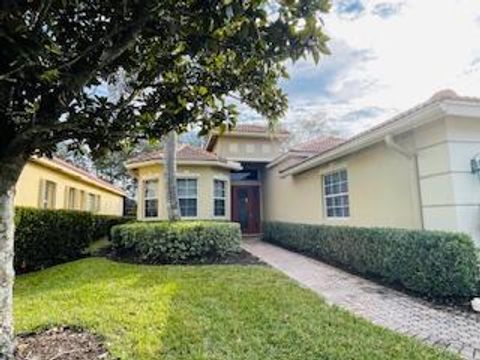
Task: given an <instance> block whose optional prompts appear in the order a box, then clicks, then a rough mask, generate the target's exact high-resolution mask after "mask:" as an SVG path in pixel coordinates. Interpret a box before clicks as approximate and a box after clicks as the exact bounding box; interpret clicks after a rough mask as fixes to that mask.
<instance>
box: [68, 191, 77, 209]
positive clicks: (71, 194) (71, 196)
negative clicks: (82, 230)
mask: <svg viewBox="0 0 480 360" xmlns="http://www.w3.org/2000/svg"><path fill="white" fill-rule="evenodd" d="M76 197H77V190H76V189H74V188H68V200H67V209H70V210H73V209H75V204H76Z"/></svg>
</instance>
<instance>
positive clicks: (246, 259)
mask: <svg viewBox="0 0 480 360" xmlns="http://www.w3.org/2000/svg"><path fill="white" fill-rule="evenodd" d="M107 258H108V259H111V260H114V261H118V262H124V263H130V264H146V265H266V264H265V263H264V262H263V261H262V260H260V259H259V258H257V257H256V256H253V255H252V254H250V253H249V252H248V251H245V250H243V249H242V250H241V251H240V252H238V253H235V254H231V255H229V256H227V257H222V258H217V257H212V258H209V259H207V260H204V261H201V262H196V261H186V262H182V263H175V264H172V263H168V262H165V263H163V262H155V263H152V262H145V261H144V260H143V259H142V258H141V257H138V256H137V255H136V254H134V253H132V252H127V251H122V252H121V253H119V252H115V251H114V250H112V251H111V252H110V253H109V254H108V255H107Z"/></svg>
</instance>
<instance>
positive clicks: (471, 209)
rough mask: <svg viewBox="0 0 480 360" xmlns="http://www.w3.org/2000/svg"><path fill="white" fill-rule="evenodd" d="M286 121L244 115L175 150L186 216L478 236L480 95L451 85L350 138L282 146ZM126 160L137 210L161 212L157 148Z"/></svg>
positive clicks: (255, 226) (255, 228)
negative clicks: (248, 119)
mask: <svg viewBox="0 0 480 360" xmlns="http://www.w3.org/2000/svg"><path fill="white" fill-rule="evenodd" d="M288 136H289V135H288V133H287V132H286V131H284V130H281V129H280V130H277V131H275V132H273V133H271V132H269V131H268V129H267V128H265V127H262V126H258V125H250V124H246V125H245V124H243V125H242V124H240V125H238V126H237V127H236V128H235V129H234V130H233V131H230V132H226V133H224V134H220V133H218V132H213V133H212V134H210V136H209V138H208V141H207V144H206V146H205V147H204V148H203V149H200V148H193V147H191V146H181V147H180V148H179V150H178V160H179V161H178V163H179V170H178V174H177V178H178V180H177V181H178V196H179V199H180V206H181V212H182V214H183V216H184V217H186V218H198V219H216V218H222V219H231V220H234V221H238V222H240V223H241V226H242V230H243V232H244V233H245V234H258V233H260V232H261V226H260V224H261V222H262V221H286V222H297V223H310V224H328V225H352V226H379V227H395V228H407V229H435V230H437V229H438V230H448V231H461V232H466V233H468V234H470V235H471V236H472V237H473V239H474V240H475V241H476V242H477V244H479V245H480V177H479V174H478V173H477V171H480V155H479V154H480V99H477V98H470V97H462V96H458V95H457V94H456V93H454V92H453V91H451V90H444V91H441V92H439V93H437V94H435V95H434V96H433V97H432V98H431V99H429V100H428V101H426V102H424V103H422V104H420V105H418V106H416V107H414V108H412V109H410V110H408V111H406V112H403V113H401V114H399V115H397V116H395V117H394V118H392V119H390V120H388V121H386V122H384V123H382V124H380V125H378V126H375V127H373V128H371V129H369V130H367V131H365V132H363V133H360V134H358V135H356V136H354V137H352V138H350V139H346V140H343V139H338V138H334V137H320V138H318V139H315V140H313V141H310V142H307V143H305V144H300V145H298V146H294V147H293V148H291V149H289V150H287V151H282V144H284V143H285V140H286V139H287V138H288ZM127 166H128V167H129V169H130V170H131V171H132V172H133V173H134V174H135V175H136V176H137V178H138V179H139V184H140V186H139V190H140V192H139V196H138V200H139V201H138V204H139V207H138V218H139V219H141V220H147V219H165V218H166V208H165V201H164V198H165V186H164V184H163V181H164V180H163V178H164V175H163V157H162V153H161V152H153V153H148V154H142V155H141V156H139V157H137V158H134V159H131V160H130V161H129V162H128V164H127Z"/></svg>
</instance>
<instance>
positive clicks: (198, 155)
mask: <svg viewBox="0 0 480 360" xmlns="http://www.w3.org/2000/svg"><path fill="white" fill-rule="evenodd" d="M152 160H163V151H162V150H158V151H150V152H145V153H142V154H139V155H137V156H135V157H133V158H131V159H129V160H128V161H127V164H133V163H139V162H145V161H152ZM177 160H191V161H219V162H224V163H226V162H227V160H226V159H224V158H222V157H220V156H218V155H217V154H215V153H212V152H209V151H207V150H204V149H202V148H199V147H195V146H191V145H187V144H182V145H180V146H178V148H177Z"/></svg>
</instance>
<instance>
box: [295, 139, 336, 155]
mask: <svg viewBox="0 0 480 360" xmlns="http://www.w3.org/2000/svg"><path fill="white" fill-rule="evenodd" d="M344 141H345V140H344V139H341V138H338V137H334V136H319V137H317V138H315V139H311V140H309V141H306V142H304V143H301V144H298V145H295V146H294V147H292V149H291V151H295V152H309V153H319V152H323V151H326V150H328V149H331V148H333V147H334V146H337V145H339V144H341V143H343V142H344Z"/></svg>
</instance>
